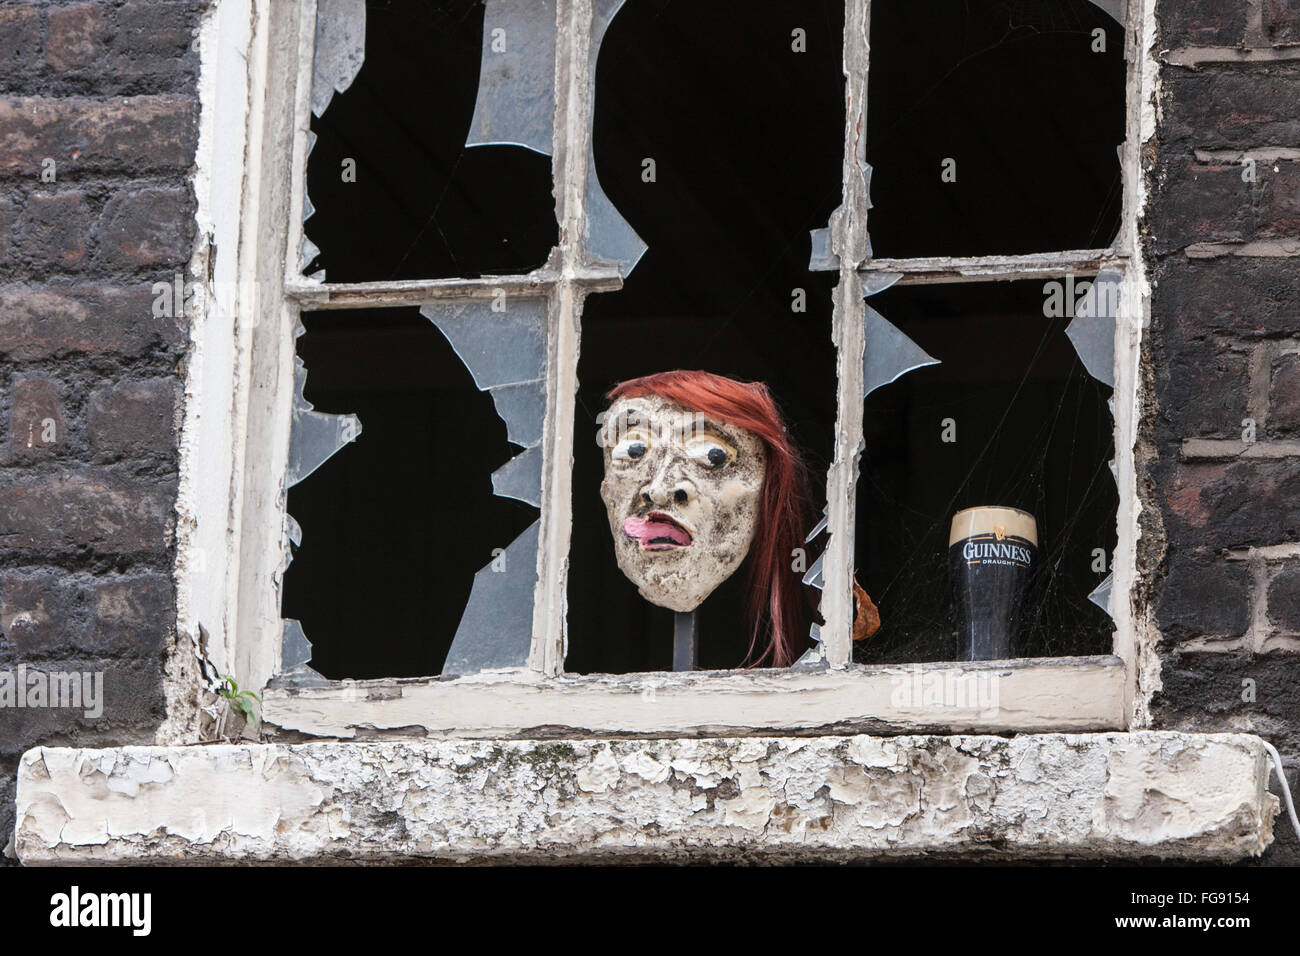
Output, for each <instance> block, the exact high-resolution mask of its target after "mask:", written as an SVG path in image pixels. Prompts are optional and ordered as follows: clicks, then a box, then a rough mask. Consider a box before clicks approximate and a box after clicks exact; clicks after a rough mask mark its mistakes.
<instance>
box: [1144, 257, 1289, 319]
mask: <svg viewBox="0 0 1300 956" xmlns="http://www.w3.org/2000/svg"><path fill="white" fill-rule="evenodd" d="M1154 280H1155V289H1154V290H1153V292H1152V307H1151V314H1152V322H1153V324H1154V323H1162V324H1165V325H1168V326H1172V327H1175V328H1176V329H1177V330H1178V332H1179V334H1180V335H1181V336H1182V337H1183V338H1185V339H1195V338H1200V337H1202V336H1205V335H1211V334H1216V333H1227V334H1230V335H1235V336H1239V337H1241V338H1256V337H1263V336H1272V335H1278V334H1284V335H1285V334H1295V333H1300V282H1296V263H1295V261H1294V260H1291V259H1248V258H1244V257H1238V256H1231V257H1224V258H1221V259H1207V260H1198V261H1189V260H1187V259H1184V258H1182V257H1178V256H1175V257H1172V258H1170V259H1167V260H1165V261H1164V262H1162V263H1160V265H1159V266H1158V267H1157V268H1156V270H1155V275H1154Z"/></svg>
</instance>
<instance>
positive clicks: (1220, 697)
mask: <svg viewBox="0 0 1300 956" xmlns="http://www.w3.org/2000/svg"><path fill="white" fill-rule="evenodd" d="M1296 664H1297V661H1296V655H1294V654H1290V653H1286V652H1281V651H1274V652H1271V653H1268V654H1251V653H1249V652H1247V651H1237V652H1232V653H1226V654H1216V653H1199V652H1198V653H1174V654H1169V655H1165V656H1163V657H1162V659H1161V667H1160V683H1161V685H1162V686H1161V689H1160V690H1159V691H1157V692H1156V694H1155V696H1154V698H1153V699H1152V701H1151V713H1152V717H1153V720H1154V726H1155V728H1156V729H1158V730H1182V731H1188V732H1191V733H1222V732H1240V731H1242V730H1244V729H1247V728H1249V730H1250V732H1252V733H1256V734H1259V735H1260V736H1261V737H1263V738H1264V739H1265V740H1267V741H1269V742H1270V743H1271V744H1273V746H1275V747H1277V749H1278V750H1279V751H1281V752H1282V755H1283V756H1284V757H1288V756H1291V757H1294V756H1295V755H1297V754H1300V667H1297V666H1296ZM1247 682H1249V683H1247ZM1252 694H1253V696H1254V698H1255V699H1254V700H1243V699H1242V698H1243V697H1246V698H1249V697H1251V696H1252Z"/></svg>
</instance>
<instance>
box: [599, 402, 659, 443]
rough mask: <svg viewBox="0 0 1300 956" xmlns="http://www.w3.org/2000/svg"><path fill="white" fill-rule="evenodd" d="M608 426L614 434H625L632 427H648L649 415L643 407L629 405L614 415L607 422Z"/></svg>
mask: <svg viewBox="0 0 1300 956" xmlns="http://www.w3.org/2000/svg"><path fill="white" fill-rule="evenodd" d="M608 427H609V428H611V429H613V434H614V435H615V436H622V435H626V434H627V433H628V432H629V431H631V430H632V429H634V428H649V427H650V415H649V413H648V412H646V410H645V409H644V408H640V407H638V406H636V405H631V406H628V407H627V408H624V409H623V410H622V411H621V412H619V413H618V414H617V415H615V416H614V418H612V419H611V420H610V421H609V422H608Z"/></svg>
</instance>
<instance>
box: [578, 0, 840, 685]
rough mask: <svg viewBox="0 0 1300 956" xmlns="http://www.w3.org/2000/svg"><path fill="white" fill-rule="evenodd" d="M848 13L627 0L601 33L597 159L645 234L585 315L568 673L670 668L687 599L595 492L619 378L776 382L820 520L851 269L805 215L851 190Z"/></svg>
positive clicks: (720, 653)
mask: <svg viewBox="0 0 1300 956" xmlns="http://www.w3.org/2000/svg"><path fill="white" fill-rule="evenodd" d="M841 29H842V4H840V3H837V2H817V3H799V4H796V3H789V2H745V3H740V2H725V3H724V2H713V3H707V4H699V3H684V2H680V0H629V2H628V3H627V4H626V6H625V7H624V8H623V10H622V11H621V12H620V13H619V14H618V16H617V17H616V18H615V19H614V21H613V22H612V24H611V25H610V27H609V30H608V32H607V33H606V35H605V38H604V43H603V45H602V47H601V55H600V60H599V63H598V71H597V83H596V101H595V110H596V112H595V126H594V135H595V155H596V169H597V171H598V173H599V176H600V182H601V185H602V186H603V188H604V190H605V192H606V193H607V194H608V196H609V197H610V199H611V200H612V201H613V203H614V204H615V206H616V207H617V208H618V209H619V211H620V212H621V213H622V214H623V216H624V217H626V219H627V220H628V222H629V223H630V224H631V225H632V227H633V228H634V229H635V230H636V232H637V234H638V235H639V236H641V238H642V239H644V240H645V242H646V243H647V244H648V247H649V248H648V250H647V252H646V253H645V255H644V256H643V257H642V259H641V260H640V262H639V264H638V265H637V266H636V268H635V270H634V271H633V272H632V273H631V275H630V277H629V278H628V280H627V282H626V284H625V286H624V288H623V289H622V290H621V291H619V292H616V293H608V294H603V295H599V296H595V297H592V298H590V299H588V300H587V301H586V304H585V309H584V314H583V320H582V351H581V359H580V363H579V379H580V381H581V387H580V391H579V395H578V399H579V401H578V413H577V421H576V423H575V428H576V436H577V439H576V445H575V455H574V458H575V462H574V528H573V541H572V550H571V567H570V574H569V578H568V607H569V619H568V627H569V653H568V659H567V662H566V668H567V669H568V670H570V671H574V672H615V673H617V672H628V671H644V670H666V669H670V668H671V666H672V646H673V614H672V612H671V611H669V610H667V609H665V608H662V607H657V606H655V605H652V604H650V603H649V602H647V601H646V600H645V599H643V598H642V597H641V596H640V595H639V594H638V593H637V588H636V587H635V586H634V585H633V584H632V583H631V582H630V581H629V580H628V579H627V578H626V577H624V575H623V574H622V573H621V572H620V570H619V568H618V566H617V564H616V561H615V553H614V544H613V541H612V538H611V533H610V521H609V518H608V516H607V514H606V511H605V506H604V503H603V502H602V500H601V497H600V493H599V486H600V483H601V475H602V471H603V467H604V465H603V451H602V449H601V448H600V447H598V446H597V443H596V440H595V439H596V435H597V424H596V416H597V415H598V414H599V413H600V412H601V411H602V410H603V409H604V408H605V407H606V405H607V404H608V403H607V401H606V400H605V398H604V397H603V396H604V394H605V392H606V391H608V390H609V389H610V388H611V387H612V386H614V385H615V384H616V383H618V382H621V381H624V380H627V379H630V378H634V377H637V376H642V375H647V374H652V373H656V372H663V371H668V370H673V369H688V370H695V369H701V370H705V371H709V372H713V373H716V374H719V375H723V376H727V377H731V378H736V379H743V380H755V381H762V382H766V383H767V385H768V386H769V388H770V389H771V391H772V392H773V394H774V395H775V397H776V400H777V402H778V403H779V404H780V405H781V407H782V409H783V412H784V415H785V418H786V421H787V423H788V424H789V426H790V429H791V432H792V435H793V438H794V440H795V442H796V443H797V444H799V445H800V446H801V447H802V448H803V450H804V451H805V453H806V457H807V459H808V462H809V465H810V466H811V471H812V495H813V502H812V507H811V508H810V509H809V513H808V516H807V522H808V523H807V527H808V529H809V530H810V529H811V527H812V525H813V523H815V521H816V519H817V516H818V515H819V513H820V509H821V507H822V504H823V502H824V494H825V470H826V462H827V461H828V459H829V458H830V455H831V453H832V444H833V436H834V421H835V394H836V385H835V350H834V346H833V344H832V341H831V331H830V315H831V289H832V287H833V284H834V281H835V277H834V276H833V275H831V276H828V275H826V274H810V273H809V272H808V259H809V230H811V229H814V228H817V227H819V226H823V225H825V223H826V221H827V217H828V216H829V215H830V213H831V212H832V211H833V210H834V209H835V208H836V207H837V206H838V205H839V203H840V198H841V184H840V179H841V176H840V169H841V163H842V158H841V157H842V155H843V135H844V99H843V76H842V73H841V65H840V64H841V47H842V42H841ZM752 553H753V552H752V550H751V554H752ZM789 564H790V562H789V561H788V560H787V562H786V565H787V568H788V565H789ZM746 570H747V569H746V567H744V566H742V567H741V568H740V569H739V570H738V571H736V572H735V573H733V574H732V575H731V577H730V578H728V579H727V580H726V581H725V582H724V583H723V584H722V585H721V586H720V587H719V588H718V589H717V590H716V591H714V592H713V593H712V595H711V596H709V597H708V598H707V599H706V600H705V601H704V603H703V605H701V607H700V609H699V611H698V614H699V620H700V628H701V635H702V636H701V650H700V666H701V667H703V668H731V667H736V666H738V665H739V664H740V663H741V661H742V660H743V659H744V658H745V654H746V650H747V648H748V645H749V634H748V632H747V630H746V627H745V612H744V604H745V598H746V596H747V594H746V591H745V588H744V581H745V574H746ZM785 573H787V574H789V575H791V576H793V577H801V576H802V575H801V574H800V573H799V572H796V571H793V570H788V569H787V571H786V572H785ZM817 598H818V595H817V593H816V592H810V593H809V595H808V604H807V608H808V610H811V608H812V607H813V606H815V603H816V601H817ZM808 623H809V621H805V622H804V631H805V633H806V627H807V624H808Z"/></svg>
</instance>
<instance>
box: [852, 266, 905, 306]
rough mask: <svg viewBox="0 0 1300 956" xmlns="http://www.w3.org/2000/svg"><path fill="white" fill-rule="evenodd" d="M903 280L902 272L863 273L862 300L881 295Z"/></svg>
mask: <svg viewBox="0 0 1300 956" xmlns="http://www.w3.org/2000/svg"><path fill="white" fill-rule="evenodd" d="M901 278H903V273H901V272H864V273H862V298H864V299H868V298H870V297H871V296H873V295H879V294H880V293H882V292H884V291H885V290H886V289H888V288H889V287H890V286H892V285H893V284H894V283H895V282H897V281H898V280H899V279H901Z"/></svg>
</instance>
